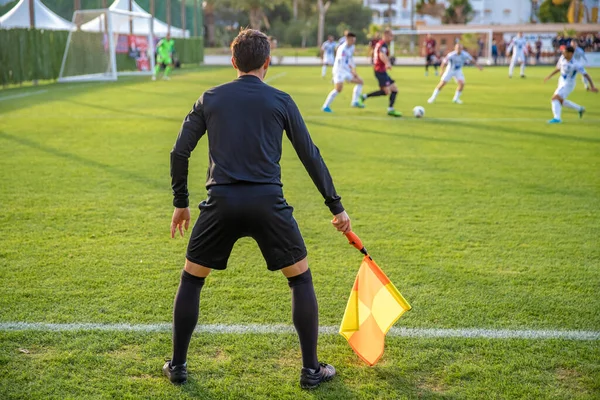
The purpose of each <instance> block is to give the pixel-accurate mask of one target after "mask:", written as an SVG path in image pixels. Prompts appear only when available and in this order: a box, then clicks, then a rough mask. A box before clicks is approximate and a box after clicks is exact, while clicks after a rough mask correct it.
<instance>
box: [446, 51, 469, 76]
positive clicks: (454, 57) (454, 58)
mask: <svg viewBox="0 0 600 400" xmlns="http://www.w3.org/2000/svg"><path fill="white" fill-rule="evenodd" d="M473 61H474V60H473V57H471V55H470V54H469V53H467V52H466V51H465V50H463V51H461V52H460V54H458V53H457V52H456V50H454V51H451V52H450V53H448V55H447V56H446V58H444V62H445V63H446V64H448V69H451V70H454V71H458V70H460V69H462V67H463V65H465V64H466V63H467V62H473Z"/></svg>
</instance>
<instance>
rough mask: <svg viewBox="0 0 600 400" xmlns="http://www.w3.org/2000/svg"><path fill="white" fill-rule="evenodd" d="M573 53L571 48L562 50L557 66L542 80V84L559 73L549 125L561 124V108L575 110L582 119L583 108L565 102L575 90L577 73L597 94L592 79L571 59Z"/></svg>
mask: <svg viewBox="0 0 600 400" xmlns="http://www.w3.org/2000/svg"><path fill="white" fill-rule="evenodd" d="M574 53H575V49H574V48H573V47H572V46H569V47H567V48H566V49H565V50H564V52H563V55H562V57H560V60H558V64H556V68H555V69H554V71H552V73H551V74H550V75H548V76H547V77H546V79H544V82H547V81H548V80H549V79H550V78H552V77H553V76H554V75H556V74H558V73H560V78H558V88H557V89H556V91H555V92H554V95H553V96H552V113H553V114H554V118H552V119H551V120H550V121H548V122H549V123H551V124H560V123H561V122H562V120H561V112H562V108H563V106H564V107H568V108H572V109H574V110H577V112H578V113H579V118H582V117H583V113H584V112H585V108H583V107H582V106H580V105H579V104H575V103H573V102H572V101H570V100H567V97H569V94H571V92H572V91H573V89H575V84H576V82H577V73H580V74H581V75H583V76H584V77H585V78H586V79H587V80H588V82H589V83H590V91H591V92H594V93H597V92H598V89H596V87H595V86H594V82H592V78H591V77H590V76H589V75H588V73H587V72H586V71H585V68H583V65H581V64H580V63H578V62H577V61H575V59H574V57H573V56H574Z"/></svg>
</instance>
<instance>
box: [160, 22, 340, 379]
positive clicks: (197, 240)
mask: <svg viewBox="0 0 600 400" xmlns="http://www.w3.org/2000/svg"><path fill="white" fill-rule="evenodd" d="M231 52H232V60H231V61H232V65H233V67H234V68H235V69H236V70H237V75H238V78H237V79H235V80H234V81H232V82H229V83H226V84H224V85H221V86H217V87H215V88H212V89H209V90H207V91H206V92H204V93H203V94H202V96H200V98H199V99H198V101H196V103H195V104H194V106H193V108H192V110H191V111H190V112H189V114H188V115H187V116H186V118H185V119H184V121H183V125H182V126H181V130H180V131H179V136H178V137H177V141H176V142H175V146H174V147H173V150H172V151H171V179H172V180H171V185H172V188H173V196H174V200H173V205H174V206H175V211H174V212H173V219H172V221H171V237H175V233H176V232H177V230H179V232H180V234H181V236H183V229H184V228H185V229H186V230H187V228H188V226H189V222H190V209H189V200H188V196H189V195H188V189H187V177H188V160H189V157H190V154H191V152H192V151H193V150H194V148H195V147H196V144H197V143H198V140H200V138H201V137H202V136H203V135H204V134H205V133H206V132H208V148H209V155H208V157H209V166H208V173H207V181H206V188H207V190H208V197H207V199H206V200H204V201H202V202H201V203H200V206H199V208H200V216H199V217H198V220H197V221H196V224H195V226H194V228H193V230H192V235H191V237H190V241H189V244H188V248H187V254H186V261H185V268H184V270H183V272H182V274H181V282H180V284H179V289H178V291H177V295H176V296H175V304H174V310H173V357H172V359H171V360H170V361H167V363H166V364H165V365H164V367H163V372H164V374H165V375H166V376H167V377H168V378H169V379H170V381H171V382H173V383H176V384H181V383H185V382H186V380H187V363H186V359H187V351H188V347H189V343H190V339H191V337H192V333H193V331H194V328H195V327H196V324H197V322H198V314H199V306H200V291H201V290H202V286H203V285H204V280H205V278H206V277H207V276H208V274H209V273H210V271H211V270H213V269H216V270H223V269H225V268H226V267H227V260H228V258H229V255H230V253H231V250H232V248H233V245H234V244H235V242H236V241H237V240H238V239H240V238H242V237H245V236H249V237H252V238H253V239H254V240H256V242H257V243H258V246H259V248H260V250H261V252H262V255H263V257H264V259H265V261H266V264H267V268H268V269H269V270H271V271H278V270H280V271H281V272H282V273H283V275H285V277H287V279H288V284H289V286H290V288H291V291H292V319H293V322H294V326H295V328H296V331H297V333H298V337H299V339H300V348H301V351H302V365H303V368H302V370H301V373H300V386H301V387H303V388H305V389H311V388H314V387H316V386H318V385H319V384H320V383H321V382H324V381H328V380H330V379H332V378H333V377H334V376H335V368H334V367H333V366H331V365H329V364H325V363H320V362H319V361H318V359H317V338H318V328H319V316H318V306H317V299H316V296H315V291H314V287H313V283H312V276H311V272H310V270H309V268H308V261H307V259H306V247H305V245H304V240H303V239H302V235H301V234H300V230H299V229H298V224H297V223H296V220H295V219H294V217H293V215H292V211H293V208H292V207H291V206H290V205H288V203H287V202H286V200H285V198H284V197H283V190H282V183H281V168H280V166H279V160H280V159H281V146H282V138H283V131H285V133H286V135H287V137H288V139H289V140H290V142H291V143H292V145H293V147H294V149H295V150H296V153H297V154H298V157H299V158H300V160H301V161H302V164H303V165H304V167H305V168H306V171H307V172H308V174H309V175H310V177H311V178H312V180H313V182H314V184H315V186H316V187H317V189H318V190H319V192H320V193H321V195H322V196H323V197H324V198H325V204H326V205H327V206H328V207H329V210H330V211H331V213H332V214H333V215H334V218H333V220H332V224H333V225H334V226H335V228H337V230H338V231H341V232H344V233H345V232H349V231H350V230H351V225H350V218H349V217H348V214H346V212H345V211H344V207H343V206H342V203H341V198H340V196H338V195H337V193H336V191H335V187H334V186H333V181H332V179H331V175H330V174H329V170H328V169H327V166H326V165H325V162H324V161H323V158H321V154H320V153H319V149H318V148H317V147H316V146H315V144H314V143H313V141H312V139H311V137H310V134H309V133H308V130H307V128H306V125H305V124H304V120H303V119H302V116H301V115H300V112H299V110H298V107H297V106H296V104H295V103H294V100H292V98H291V97H290V95H288V94H287V93H284V92H282V91H280V90H277V89H275V88H273V87H271V86H269V85H267V84H265V83H264V82H263V79H264V78H265V75H266V73H267V69H268V68H269V62H270V58H271V57H270V47H269V40H268V38H267V36H265V35H264V34H263V33H261V32H259V31H257V30H252V29H246V30H244V31H242V32H240V34H239V35H238V36H237V37H236V38H235V40H234V41H233V43H232V44H231Z"/></svg>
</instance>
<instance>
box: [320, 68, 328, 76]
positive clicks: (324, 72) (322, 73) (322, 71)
mask: <svg viewBox="0 0 600 400" xmlns="http://www.w3.org/2000/svg"><path fill="white" fill-rule="evenodd" d="M325 75H327V65H323V68H322V69H321V76H322V77H323V78H325Z"/></svg>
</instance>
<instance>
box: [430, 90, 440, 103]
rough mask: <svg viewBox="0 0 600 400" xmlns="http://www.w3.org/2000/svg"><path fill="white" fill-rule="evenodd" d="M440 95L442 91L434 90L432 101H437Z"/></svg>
mask: <svg viewBox="0 0 600 400" xmlns="http://www.w3.org/2000/svg"><path fill="white" fill-rule="evenodd" d="M438 94H440V89H438V88H435V89H434V90H433V94H432V95H431V98H432V99H434V100H435V99H437V97H438Z"/></svg>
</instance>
